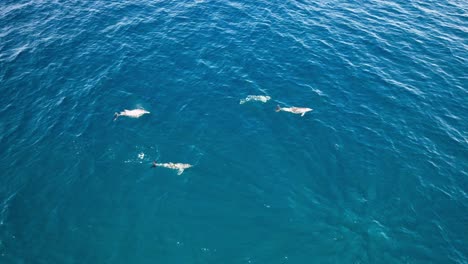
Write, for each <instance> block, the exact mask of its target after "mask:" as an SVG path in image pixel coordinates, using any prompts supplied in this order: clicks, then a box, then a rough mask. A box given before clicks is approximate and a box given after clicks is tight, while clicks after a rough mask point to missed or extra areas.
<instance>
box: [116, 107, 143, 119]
mask: <svg viewBox="0 0 468 264" xmlns="http://www.w3.org/2000/svg"><path fill="white" fill-rule="evenodd" d="M149 113H150V112H148V111H146V110H145V109H133V110H127V109H125V110H123V111H122V112H120V113H117V112H116V113H115V114H114V121H115V120H117V118H118V117H119V116H128V117H131V118H139V117H140V116H142V115H144V114H149Z"/></svg>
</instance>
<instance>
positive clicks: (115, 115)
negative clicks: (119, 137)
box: [114, 112, 120, 121]
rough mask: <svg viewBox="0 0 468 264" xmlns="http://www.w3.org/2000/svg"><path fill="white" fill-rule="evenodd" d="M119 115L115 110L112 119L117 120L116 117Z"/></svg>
mask: <svg viewBox="0 0 468 264" xmlns="http://www.w3.org/2000/svg"><path fill="white" fill-rule="evenodd" d="M119 116H120V115H119V113H117V112H115V114H114V121H115V120H117V118H119Z"/></svg>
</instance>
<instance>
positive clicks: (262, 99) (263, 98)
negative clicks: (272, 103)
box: [239, 95, 271, 104]
mask: <svg viewBox="0 0 468 264" xmlns="http://www.w3.org/2000/svg"><path fill="white" fill-rule="evenodd" d="M270 99H271V97H270V96H268V95H249V96H247V97H246V98H245V99H241V100H240V102H239V104H245V103H246V102H249V101H260V102H262V103H266V102H268V100H270Z"/></svg>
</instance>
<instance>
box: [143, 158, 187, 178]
mask: <svg viewBox="0 0 468 264" xmlns="http://www.w3.org/2000/svg"><path fill="white" fill-rule="evenodd" d="M156 167H164V168H168V169H173V170H177V175H181V174H182V173H183V172H184V170H185V169H188V168H191V167H192V165H190V164H185V163H172V162H169V163H157V162H156V161H153V164H152V166H151V168H156Z"/></svg>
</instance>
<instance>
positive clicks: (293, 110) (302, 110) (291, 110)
mask: <svg viewBox="0 0 468 264" xmlns="http://www.w3.org/2000/svg"><path fill="white" fill-rule="evenodd" d="M313 110H314V109H312V108H307V107H280V106H279V105H277V106H276V112H279V111H284V112H289V113H293V114H301V116H304V115H305V114H306V113H307V112H310V111H313Z"/></svg>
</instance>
